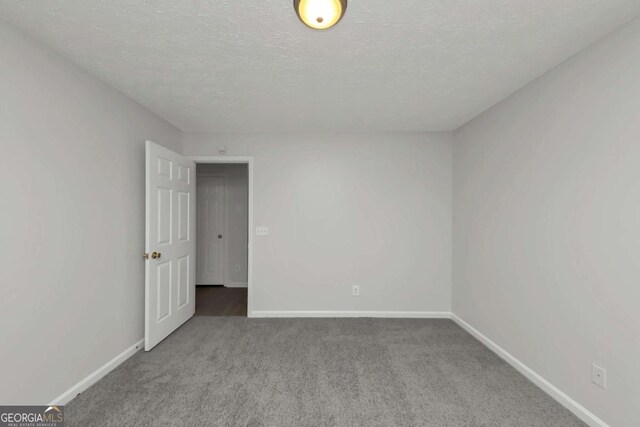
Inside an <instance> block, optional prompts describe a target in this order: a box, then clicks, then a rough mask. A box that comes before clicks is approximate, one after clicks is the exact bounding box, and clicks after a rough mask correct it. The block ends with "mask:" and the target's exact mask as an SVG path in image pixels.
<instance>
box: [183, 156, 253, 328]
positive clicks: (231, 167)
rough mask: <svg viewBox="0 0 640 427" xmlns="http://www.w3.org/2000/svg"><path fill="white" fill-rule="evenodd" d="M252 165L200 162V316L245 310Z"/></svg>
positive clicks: (244, 313)
mask: <svg viewBox="0 0 640 427" xmlns="http://www.w3.org/2000/svg"><path fill="white" fill-rule="evenodd" d="M248 282H249V165H248V164H247V163H197V164H196V294H195V300H196V301H195V302H196V308H195V315H196V316H245V317H246V316H247V302H248Z"/></svg>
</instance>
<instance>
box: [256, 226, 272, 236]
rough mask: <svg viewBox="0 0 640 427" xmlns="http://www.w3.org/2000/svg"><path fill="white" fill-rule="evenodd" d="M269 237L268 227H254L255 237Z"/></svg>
mask: <svg viewBox="0 0 640 427" xmlns="http://www.w3.org/2000/svg"><path fill="white" fill-rule="evenodd" d="M268 235H269V227H265V226H261V227H256V236H268Z"/></svg>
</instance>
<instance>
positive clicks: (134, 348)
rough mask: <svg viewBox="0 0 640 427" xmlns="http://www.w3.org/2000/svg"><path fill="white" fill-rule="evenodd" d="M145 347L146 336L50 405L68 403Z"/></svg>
mask: <svg viewBox="0 0 640 427" xmlns="http://www.w3.org/2000/svg"><path fill="white" fill-rule="evenodd" d="M143 347H144V338H143V339H141V340H140V341H138V342H137V343H135V344H134V345H132V346H131V347H129V348H128V349H126V350H125V351H123V352H122V353H120V354H119V355H117V356H116V357H114V358H113V359H111V360H110V361H108V362H107V363H105V364H104V365H102V366H101V367H99V368H98V369H96V370H95V371H93V372H92V373H90V374H89V375H88V376H87V377H86V378H84V379H83V380H81V381H80V382H78V383H77V384H75V385H73V386H71V388H70V389H69V390H67V391H65V392H64V393H62V394H61V395H60V396H58V397H56V398H55V399H53V401H51V403H49V406H52V405H66V404H67V403H69V402H71V401H72V400H73V399H74V398H75V397H77V396H78V395H79V394H80V393H82V392H83V391H85V390H86V389H88V388H89V387H91V386H92V385H94V384H95V383H97V382H98V381H100V380H101V379H102V378H104V376H105V375H107V374H108V373H109V372H111V371H113V370H114V369H115V368H117V367H118V366H120V364H122V363H123V362H124V361H125V360H127V359H128V358H130V357H131V356H133V355H134V354H136V353H137V352H139V351H140V350H142V348H143Z"/></svg>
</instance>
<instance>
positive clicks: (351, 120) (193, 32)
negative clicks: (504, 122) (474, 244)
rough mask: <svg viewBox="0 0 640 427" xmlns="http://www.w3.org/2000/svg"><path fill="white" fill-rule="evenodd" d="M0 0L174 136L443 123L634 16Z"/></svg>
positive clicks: (569, 4) (235, 0)
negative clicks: (307, 14) (326, 13)
mask: <svg viewBox="0 0 640 427" xmlns="http://www.w3.org/2000/svg"><path fill="white" fill-rule="evenodd" d="M292 3H293V2H292V1H291V0H259V1H255V0H254V1H249V0H244V1H243V0H217V1H214V0H211V1H204V0H202V1H197V0H146V1H141V0H137V1H131V0H108V1H107V0H105V1H98V0H21V1H18V0H0V16H1V17H2V18H4V19H6V20H7V21H9V22H10V23H12V24H13V25H15V26H16V27H18V28H21V29H23V30H25V31H26V32H28V33H30V34H31V35H33V36H35V37H36V38H38V39H40V40H41V41H43V42H44V43H45V44H47V45H49V46H50V47H52V48H53V49H55V50H56V51H58V52H60V53H62V54H63V55H64V56H66V57H67V58H69V59H71V60H72V61H73V62H75V63H77V64H79V65H80V66H82V67H84V68H85V69H87V70H89V71H90V72H91V73H93V74H95V75H96V76H98V77H100V78H101V79H103V80H104V81H106V82H108V83H109V84H110V85H112V86H114V87H115V88H117V89H119V90H120V91H122V92H124V93H125V94H127V95H128V96H130V97H131V98H133V99H135V100H136V101H138V102H139V103H141V104H142V105H144V106H146V107H148V108H149V109H150V110H152V111H154V112H156V113H157V114H159V115H160V116H162V117H164V118H165V119H167V120H168V121H169V122H171V123H173V124H175V125H176V126H177V127H179V128H180V129H182V130H184V131H202V132H293V131H302V132H329V131H330V132H343V131H344V132H367V131H381V132H384V131H440V130H451V129H455V128H457V127H458V126H460V125H462V124H464V123H465V122H466V121H468V120H469V119H471V118H473V117H474V116H476V115H477V114H479V113H481V112H482V111H484V110H486V109H487V108H489V107H490V106H492V105H493V104H495V103H496V102H498V101H499V100H501V99H502V98H504V97H505V96H507V95H509V94H510V93H512V92H514V91H515V90H517V89H519V88H520V87H522V86H524V85H525V84H526V83H528V82H530V81H531V80H533V79H534V78H536V77H537V76H539V75H540V74H542V73H544V72H545V71H547V70H549V69H550V68H552V67H553V66H555V65H557V64H558V63H560V62H562V61H563V60H565V59H566V58H568V57H569V56H571V55H572V54H574V53H576V52H577V51H578V50H580V49H582V48H584V47H586V46H587V45H589V44H590V43H592V42H594V41H595V40H597V39H598V38H600V37H602V36H603V35H605V34H606V33H608V32H609V31H611V30H613V29H614V28H616V27H617V26H619V25H621V24H623V23H625V22H627V21H629V20H631V19H632V18H634V17H635V16H638V15H640V1H638V0H535V1H534V0H437V1H436V0H402V1H398V0H387V1H383V0H350V1H349V6H348V9H347V14H346V16H345V18H344V19H343V20H342V21H341V22H340V23H339V24H338V25H337V26H336V27H334V28H333V29H331V30H328V31H325V32H317V31H313V30H310V29H309V28H307V27H305V26H304V25H303V24H302V23H300V21H299V20H298V18H297V17H296V14H295V13H294V10H293V7H292Z"/></svg>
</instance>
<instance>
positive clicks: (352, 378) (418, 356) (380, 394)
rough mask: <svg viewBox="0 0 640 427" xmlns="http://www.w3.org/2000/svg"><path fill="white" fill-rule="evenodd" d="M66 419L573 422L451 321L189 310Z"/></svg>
mask: <svg viewBox="0 0 640 427" xmlns="http://www.w3.org/2000/svg"><path fill="white" fill-rule="evenodd" d="M65 415H66V422H67V424H66V425H67V426H385V427H387V426H545V427H548V426H578V425H584V424H582V423H581V422H580V421H579V420H578V419H577V418H576V417H575V416H573V415H572V414H571V413H570V412H569V411H567V410H566V409H564V408H563V407H561V406H560V405H559V404H558V403H556V402H555V401H554V400H553V399H552V398H551V397H549V396H547V395H546V394H545V393H544V392H542V391H541V390H539V389H538V388H537V387H536V386H534V385H533V384H532V383H530V382H529V381H528V380H527V379H526V378H524V377H523V376H522V375H520V374H519V373H518V372H516V371H515V370H514V369H513V368H511V367H510V366H509V365H508V364H507V363H505V362H504V361H502V360H501V359H500V358H499V357H498V356H496V355H495V354H493V353H492V352H491V351H490V350H488V349H487V348H486V347H484V346H483V345H482V344H480V343H479V342H478V341H476V340H475V339H474V338H473V337H471V336H470V335H469V334H467V333H466V332H465V331H464V330H462V329H461V328H460V327H458V326H457V325H456V324H455V323H453V322H452V321H450V320H422V319H415V320H408V319H407V320H405V319H247V318H241V317H194V318H193V319H192V320H190V321H189V322H187V323H186V324H185V325H183V326H182V327H181V328H180V329H179V330H177V331H176V332H174V333H173V334H172V335H171V336H170V337H169V338H167V339H166V340H165V341H164V342H162V343H160V344H159V345H158V346H157V347H156V348H155V349H154V350H153V351H151V352H149V353H138V354H136V355H135V356H133V357H132V358H130V359H129V360H127V361H126V362H125V363H123V364H122V365H121V366H120V367H118V368H117V369H116V370H114V371H113V372H112V373H110V374H109V375H107V376H106V377H105V378H104V379H102V380H101V381H100V382H99V383H98V384H96V385H94V386H93V387H91V388H90V389H89V390H87V391H85V392H84V393H83V394H81V395H80V396H78V397H77V398H75V399H74V400H73V401H72V402H71V403H69V404H68V405H67V406H66V408H65Z"/></svg>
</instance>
